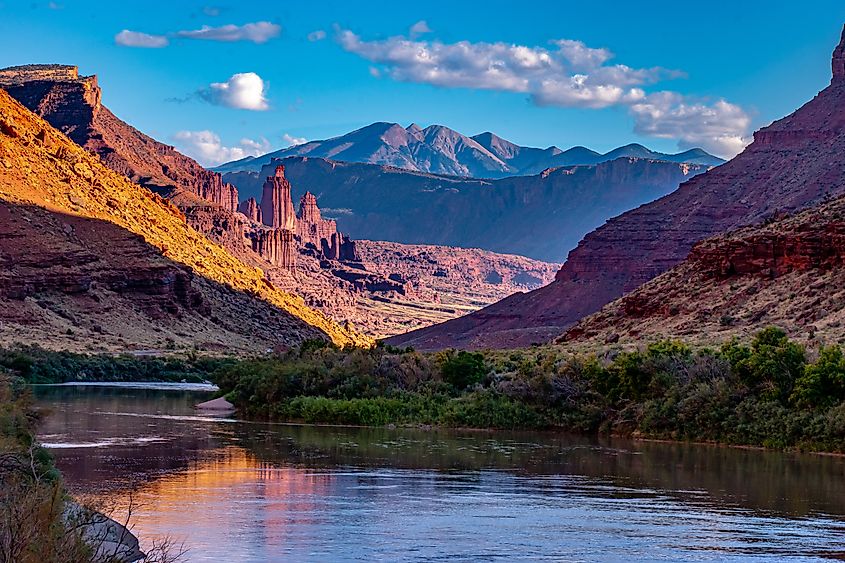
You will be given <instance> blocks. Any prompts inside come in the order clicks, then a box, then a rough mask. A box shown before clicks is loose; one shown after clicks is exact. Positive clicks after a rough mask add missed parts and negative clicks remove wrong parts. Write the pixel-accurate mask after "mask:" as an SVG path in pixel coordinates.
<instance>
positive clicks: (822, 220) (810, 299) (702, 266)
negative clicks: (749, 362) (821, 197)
mask: <svg viewBox="0 0 845 563" xmlns="http://www.w3.org/2000/svg"><path fill="white" fill-rule="evenodd" d="M770 325H776V326H779V327H782V328H784V329H786V330H787V331H788V332H789V334H790V335H791V336H793V337H797V338H800V339H805V340H808V341H817V342H821V343H827V344H831V343H834V342H837V343H839V344H843V343H845V198H842V197H840V198H838V199H836V200H834V201H832V202H830V203H826V204H823V205H821V206H819V207H813V208H811V209H809V210H806V211H803V212H801V213H799V214H798V215H795V216H793V217H783V218H780V219H778V220H775V221H773V222H771V223H769V224H767V225H764V226H753V227H746V228H744V229H740V230H738V231H734V232H732V233H730V234H728V235H722V236H719V237H715V238H712V239H707V240H705V241H702V242H700V243H698V244H696V245H695V246H694V247H693V249H692V252H691V253H690V255H689V257H688V258H687V259H686V260H685V261H684V262H682V263H681V264H679V265H678V266H676V267H674V268H672V269H671V270H669V271H668V272H666V273H664V274H662V275H660V276H658V277H657V278H655V279H653V280H651V281H649V282H647V283H645V284H644V285H642V286H641V287H639V288H637V289H635V290H634V291H632V292H630V293H629V294H627V295H625V296H624V297H622V298H621V299H617V300H616V301H614V302H612V303H610V304H608V305H606V306H605V307H604V308H602V309H601V311H599V312H598V313H595V314H593V315H590V316H589V317H586V318H585V319H582V320H581V321H580V322H579V323H578V324H576V325H575V326H573V327H572V328H570V329H569V330H568V331H567V332H566V333H565V334H564V335H563V336H562V337H560V341H561V342H571V341H576V342H592V343H597V344H604V343H608V342H619V343H631V342H636V341H639V340H654V339H658V338H667V337H672V338H675V337H677V338H683V339H684V340H686V341H699V342H704V343H718V342H724V341H726V340H728V339H729V338H730V337H732V336H739V337H741V338H742V337H749V336H750V335H752V334H753V333H755V332H756V331H758V330H760V329H761V328H764V327H766V326H770Z"/></svg>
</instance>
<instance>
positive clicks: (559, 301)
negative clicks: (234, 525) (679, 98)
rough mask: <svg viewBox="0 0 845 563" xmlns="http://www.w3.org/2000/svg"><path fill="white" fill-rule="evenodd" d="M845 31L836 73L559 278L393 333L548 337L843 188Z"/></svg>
mask: <svg viewBox="0 0 845 563" xmlns="http://www.w3.org/2000/svg"><path fill="white" fill-rule="evenodd" d="M844 107H845V34H844V35H843V42H842V43H841V44H840V45H839V46H838V47H837V48H836V50H835V51H834V56H833V79H832V81H831V84H830V85H829V86H828V87H827V88H825V89H824V90H822V91H821V92H820V93H819V94H818V95H817V96H816V97H815V98H814V99H813V100H811V101H810V102H808V103H807V104H805V105H804V106H803V107H801V108H800V109H799V110H797V111H796V112H795V113H793V114H792V115H789V116H788V117H785V118H783V119H780V120H778V121H776V122H774V123H773V124H771V125H770V126H768V127H765V128H763V129H761V130H760V131H758V132H757V133H756V134H755V135H754V142H753V143H752V144H751V145H749V146H748V147H747V148H746V149H745V151H744V152H743V153H741V154H740V155H739V156H737V157H736V158H734V159H733V160H731V161H730V162H728V163H726V164H724V165H722V166H719V167H717V168H715V169H713V170H711V171H709V172H707V173H706V174H703V175H700V176H697V177H695V178H693V179H692V180H690V181H688V182H686V183H685V184H683V185H682V186H681V187H680V188H679V189H678V190H677V191H675V192H674V193H672V194H670V195H668V196H666V197H663V198H661V199H659V200H657V201H655V202H654V203H651V204H648V205H643V206H642V207H640V208H638V209H635V210H633V211H630V212H628V213H624V214H623V215H621V216H619V217H617V218H615V219H612V220H611V221H608V223H607V224H606V225H604V226H603V227H601V228H599V229H597V230H595V231H594V232H592V233H590V234H589V235H587V236H586V237H585V238H584V240H583V241H581V243H580V244H579V245H578V247H577V248H576V249H575V250H573V251H572V252H571V253H570V255H569V258H568V260H567V261H566V263H565V264H564V266H563V268H561V270H560V272H558V274H557V277H556V281H555V282H554V283H552V284H550V285H549V286H547V287H544V288H541V289H539V290H537V291H533V292H530V293H526V294H518V295H514V296H512V297H510V298H508V299H505V300H503V301H501V302H499V303H496V304H495V305H492V306H490V307H487V308H485V309H482V310H481V311H478V312H477V313H473V314H471V315H467V316H466V317H462V318H460V319H456V320H454V321H449V322H447V323H444V324H442V325H438V326H434V327H429V328H427V329H422V330H420V331H416V332H413V333H410V334H406V335H402V336H399V337H397V338H395V339H393V340H392V342H394V343H397V344H410V345H414V346H417V347H420V348H438V347H446V346H455V345H457V346H465V347H483V346H497V347H503V346H515V345H525V344H530V343H531V342H543V341H546V340H548V339H549V338H552V337H554V336H556V335H557V334H560V333H561V332H563V331H564V330H566V329H567V328H568V327H570V326H571V325H572V324H573V323H575V322H576V321H578V320H579V319H581V318H582V317H584V316H586V315H589V314H591V313H594V312H596V311H597V310H598V309H600V308H601V307H602V306H603V305H605V304H606V303H608V302H610V301H612V300H614V299H616V298H618V297H620V296H621V295H622V294H624V293H626V292H629V291H631V290H633V289H635V288H636V287H638V286H640V285H642V284H643V283H645V282H646V281H648V280H650V279H652V278H654V277H655V276H657V275H658V274H660V273H662V272H665V271H666V270H668V269H669V268H671V267H673V266H675V265H676V264H678V263H680V262H681V261H682V260H684V259H685V258H686V257H687V255H688V254H689V252H690V250H691V249H692V247H693V245H694V244H695V243H696V242H698V241H700V240H702V239H704V238H708V237H711V236H713V235H716V234H719V233H724V232H728V231H731V230H733V229H737V228H739V227H742V226H747V225H752V224H755V223H760V222H762V221H763V220H765V219H767V218H771V217H773V216H775V215H777V214H778V213H780V212H792V211H795V210H799V209H803V208H807V207H810V206H812V205H814V204H817V203H819V202H821V201H823V200H824V199H825V198H829V197H837V196H841V195H843V194H845V164H843V162H845V161H843V157H842V155H843V150H845V111H843V108H844Z"/></svg>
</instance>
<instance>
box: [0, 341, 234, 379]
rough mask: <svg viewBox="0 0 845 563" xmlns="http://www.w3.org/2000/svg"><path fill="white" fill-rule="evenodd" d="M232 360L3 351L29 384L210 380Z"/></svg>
mask: <svg viewBox="0 0 845 563" xmlns="http://www.w3.org/2000/svg"><path fill="white" fill-rule="evenodd" d="M233 363H234V360H232V359H226V358H222V359H221V358H208V357H201V356H196V355H193V356H191V357H188V358H184V359H183V358H176V357H162V358H159V357H146V356H131V355H128V354H127V355H119V356H111V355H92V354H75V353H72V352H52V351H49V350H44V349H42V348H38V347H36V346H27V347H20V348H14V349H11V350H3V349H0V370H2V369H3V368H5V369H6V370H8V371H9V372H11V373H12V374H13V375H16V376H18V377H20V378H22V379H24V380H25V381H27V382H29V383H64V382H66V381H183V380H184V381H189V382H201V381H206V380H208V378H209V377H210V376H211V374H212V373H213V372H215V371H216V370H217V369H219V368H221V367H225V366H228V365H231V364H233Z"/></svg>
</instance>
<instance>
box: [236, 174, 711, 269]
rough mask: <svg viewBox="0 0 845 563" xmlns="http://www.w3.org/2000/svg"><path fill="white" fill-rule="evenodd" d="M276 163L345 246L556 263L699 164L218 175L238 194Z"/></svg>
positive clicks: (257, 185) (252, 188) (256, 191)
mask: <svg viewBox="0 0 845 563" xmlns="http://www.w3.org/2000/svg"><path fill="white" fill-rule="evenodd" d="M278 164H284V165H285V175H286V177H287V178H288V179H289V180H290V181H291V184H292V185H293V189H294V197H299V196H301V195H302V194H303V192H304V190H303V191H299V192H297V189H303V188H304V187H306V186H319V187H320V206H321V207H322V208H323V209H324V210H325V209H329V210H330V211H324V213H323V215H324V216H326V215H329V216H331V217H332V218H334V219H336V220H337V221H338V228H340V230H341V231H343V232H344V233H346V234H348V235H349V236H350V237H352V238H353V239H358V240H360V239H367V240H388V241H393V242H401V243H404V244H436V245H440V246H456V247H461V248H484V249H486V250H490V251H492V252H498V253H504V254H519V255H522V256H530V257H532V258H535V259H538V260H545V261H549V262H561V261H563V259H564V258H565V257H566V253H567V252H568V251H569V250H571V249H572V248H574V247H575V246H576V245H577V244H578V241H579V240H580V239H581V238H582V237H583V236H584V235H585V234H586V233H588V232H590V230H592V229H595V228H596V227H598V226H600V225H602V224H603V223H604V222H605V221H607V219H608V218H610V217H613V216H614V215H618V214H619V213H622V212H624V211H627V210H629V209H632V208H634V207H636V206H638V205H641V204H643V203H646V202H649V201H653V200H654V199H656V198H658V197H661V196H663V195H666V194H668V193H670V192H671V191H673V190H675V189H676V188H677V187H678V185H679V184H680V183H681V182H683V181H685V180H688V179H689V178H691V177H693V176H695V175H697V174H701V173H703V172H705V171H706V170H707V167H706V166H700V165H690V164H679V163H675V162H665V161H655V160H648V159H639V158H619V159H616V160H613V161H611V162H604V163H601V164H596V165H590V166H570V167H563V168H556V169H552V170H547V171H545V172H544V173H542V174H538V175H536V176H520V177H512V178H504V179H501V180H493V181H490V180H475V179H467V178H456V177H451V176H437V175H434V174H423V173H419V172H408V171H404V170H398V169H396V168H389V167H383V166H375V165H371V164H354V163H347V162H336V161H330V160H323V159H319V158H310V157H309V158H288V159H285V160H284V161H274V162H273V164H272V165H269V166H266V167H264V168H263V169H262V171H261V181H260V182H259V181H258V176H254V177H249V176H244V175H234V174H233V175H227V178H228V179H229V180H228V181H231V182H233V183H236V185H237V186H238V189H239V191H240V192H241V193H242V194H243V195H244V196H247V197H248V196H256V197H260V196H261V193H262V184H263V181H264V178H265V177H266V176H268V175H272V174H273V171H274V170H275V167H276V166H278Z"/></svg>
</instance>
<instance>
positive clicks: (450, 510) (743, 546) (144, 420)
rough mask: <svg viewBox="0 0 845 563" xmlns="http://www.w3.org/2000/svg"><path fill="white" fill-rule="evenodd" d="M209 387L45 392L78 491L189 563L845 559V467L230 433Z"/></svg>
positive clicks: (468, 438) (588, 448)
mask: <svg viewBox="0 0 845 563" xmlns="http://www.w3.org/2000/svg"><path fill="white" fill-rule="evenodd" d="M209 397H210V395H209V393H208V392H207V391H206V392H204V391H202V390H196V389H179V388H176V389H173V388H164V389H161V388H159V389H146V388H143V386H133V387H108V386H97V387H90V386H88V387H75V386H61V387H38V388H36V398H37V404H38V406H39V407H42V408H44V409H47V410H48V412H49V414H48V416H47V417H46V418H45V420H44V421H43V422H42V424H41V426H40V429H39V438H40V440H41V441H42V442H43V443H44V444H45V445H47V447H49V448H50V449H51V451H52V453H53V455H54V456H55V458H56V461H57V464H58V466H59V468H60V469H61V471H62V473H63V474H64V476H65V480H66V482H67V484H68V486H69V488H70V490H71V491H72V492H73V493H74V494H76V495H80V496H86V497H89V498H95V499H99V500H101V501H104V502H106V503H107V504H117V505H123V504H125V502H126V499H127V498H128V497H129V491H130V490H134V491H135V492H134V493H133V502H134V503H135V504H136V510H135V528H134V532H135V533H136V535H138V536H139V537H140V538H141V540H142V543H144V541H145V540H146V541H149V540H150V539H152V538H155V537H161V536H164V535H168V536H171V537H173V538H175V539H176V540H178V541H180V542H184V544H185V546H186V547H187V548H188V549H189V553H188V560H189V561H197V562H201V561H215V562H216V561H227V562H228V561H238V562H264V561H344V560H366V561H398V560H402V561H431V560H449V561H452V560H467V561H505V560H508V561H512V560H521V559H522V560H554V561H596V560H601V561H678V560H693V561H724V560H735V561H746V560H771V561H781V560H784V559H789V560H791V561H802V560H806V561H811V560H824V559H828V560H829V559H845V459H842V458H838V457H825V456H812V455H796V454H780V453H773V452H764V451H756V450H741V449H731V448H719V447H709V446H694V445H683V444H662V443H649V442H633V441H623V440H602V439H589V438H584V437H573V436H569V435H563V434H559V433H536V432H535V433H501V432H451V431H436V430H429V431H425V430H404V429H395V430H391V429H382V428H378V429H363V428H336V427H303V426H292V425H279V424H258V423H248V422H241V421H237V420H235V419H233V418H225V417H223V418H217V417H214V416H207V415H204V414H202V413H199V412H197V411H195V410H194V409H193V405H194V404H195V403H197V402H200V401H203V400H206V399H208V398H209Z"/></svg>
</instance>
